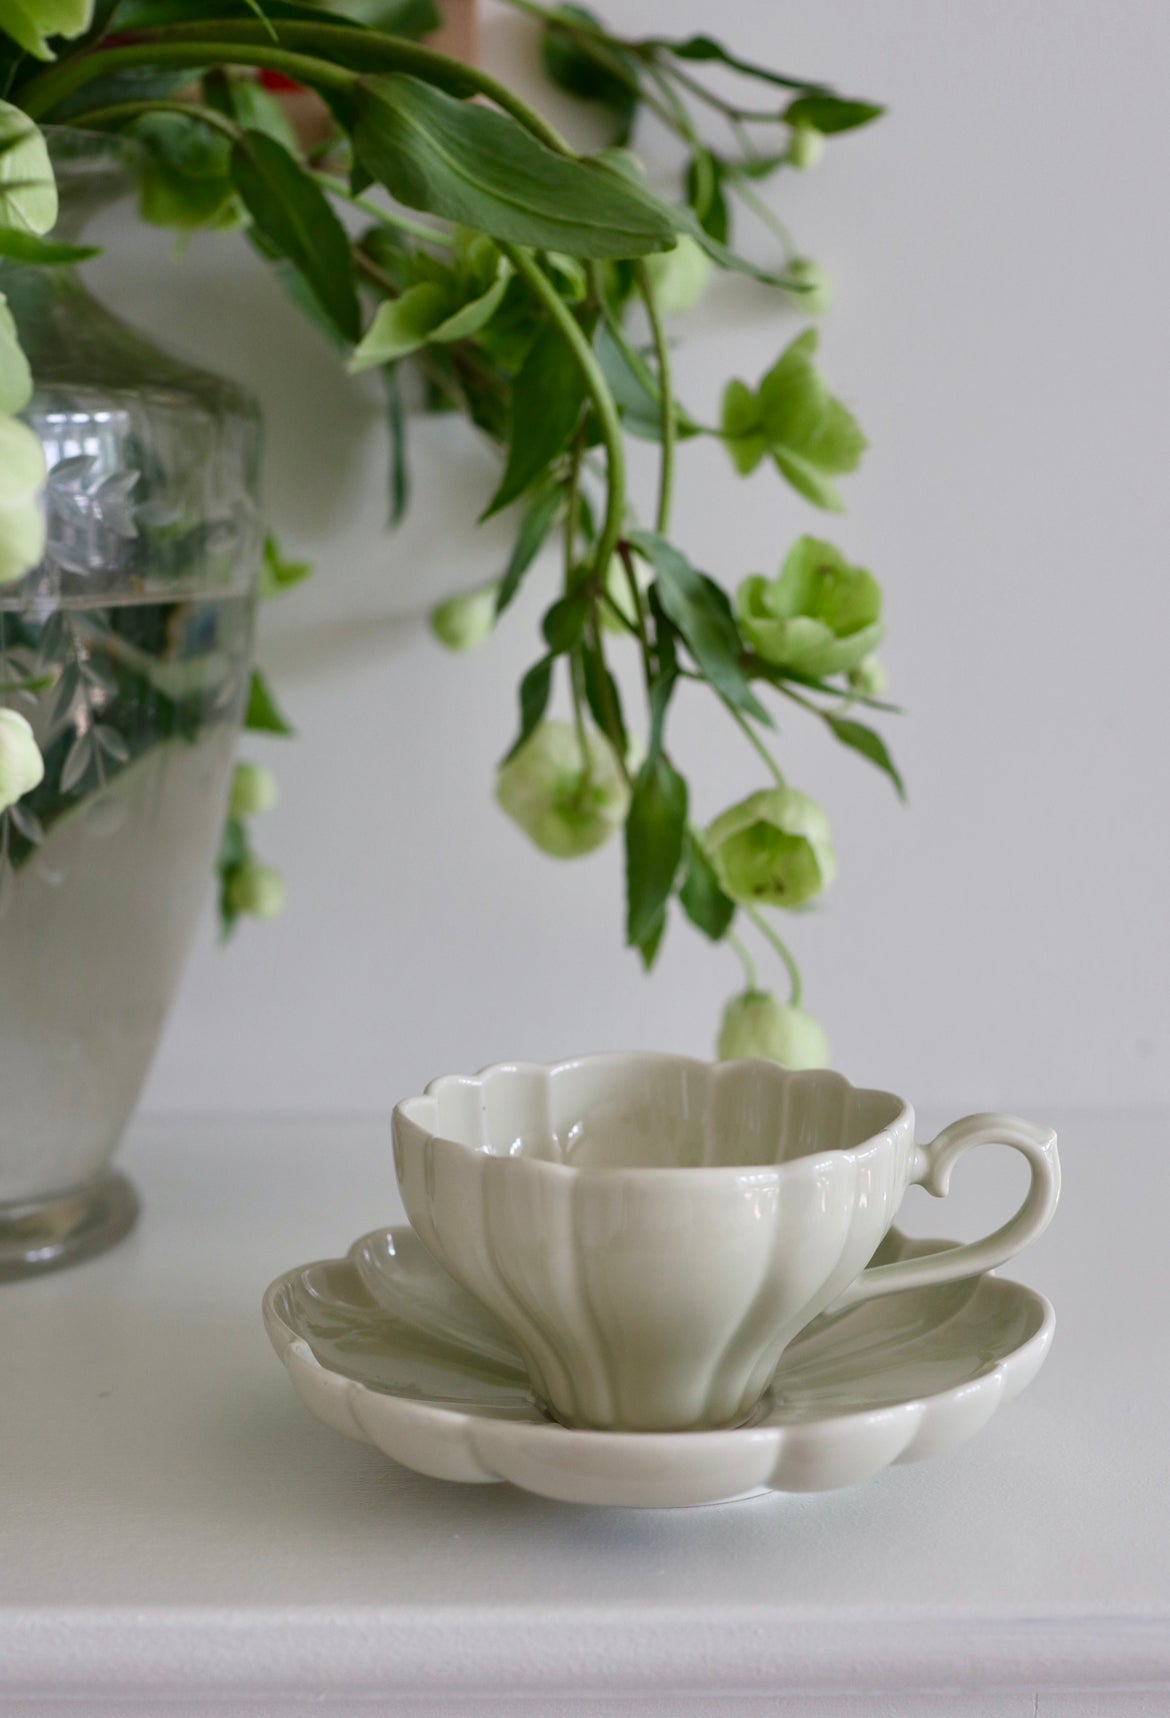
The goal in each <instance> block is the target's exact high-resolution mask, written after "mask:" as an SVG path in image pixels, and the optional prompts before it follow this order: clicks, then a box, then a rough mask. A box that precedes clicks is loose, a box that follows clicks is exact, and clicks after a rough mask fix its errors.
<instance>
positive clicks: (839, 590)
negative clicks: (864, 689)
mask: <svg viewBox="0 0 1170 1718" xmlns="http://www.w3.org/2000/svg"><path fill="white" fill-rule="evenodd" d="M736 605H737V607H738V610H739V616H740V625H741V628H742V631H743V633H744V636H745V637H746V638H747V639H748V641H749V642H750V643H751V645H752V647H753V649H754V650H755V651H756V653H757V654H758V655H759V656H762V657H763V658H764V660H765V661H766V662H770V663H772V664H773V666H775V667H777V668H791V669H794V670H795V671H796V672H798V673H801V674H808V675H812V676H814V677H818V678H819V677H821V676H823V675H826V674H840V673H845V672H847V671H848V670H849V669H851V668H853V667H855V666H856V664H857V663H859V662H860V661H862V659H863V658H864V657H866V656H868V655H869V654H870V652H871V651H873V650H875V649H876V648H877V646H878V645H879V644H880V643H881V640H882V637H883V636H884V627H883V625H882V620H881V611H882V591H881V586H880V585H879V584H878V582H877V580H876V579H875V578H874V576H873V574H872V573H869V572H867V571H866V569H865V568H864V567H854V566H851V565H850V564H849V562H848V561H847V560H846V559H845V557H844V555H842V553H841V551H840V550H839V549H837V548H835V547H834V546H833V544H832V543H826V542H823V541H821V540H820V539H819V538H816V537H800V538H798V539H797V541H796V542H795V543H794V544H793V546H792V548H791V550H790V551H789V553H788V556H787V558H786V559H785V562H784V566H783V568H782V570H781V573H780V576H779V578H777V579H773V580H771V581H768V580H767V579H764V578H761V577H760V576H759V575H758V574H757V575H756V576H754V577H752V578H749V579H745V580H744V581H743V583H742V584H741V585H740V587H739V590H738V592H737V594H736Z"/></svg>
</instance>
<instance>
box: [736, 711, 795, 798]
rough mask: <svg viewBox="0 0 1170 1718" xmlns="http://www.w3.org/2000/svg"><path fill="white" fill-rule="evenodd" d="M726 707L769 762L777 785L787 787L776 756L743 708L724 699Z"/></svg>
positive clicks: (770, 772)
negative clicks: (738, 707)
mask: <svg viewBox="0 0 1170 1718" xmlns="http://www.w3.org/2000/svg"><path fill="white" fill-rule="evenodd" d="M724 707H725V708H726V710H727V712H728V714H729V715H730V716H731V717H732V719H733V720H734V721H736V722H738V724H739V726H740V727H741V728H742V729H743V731H744V733H745V734H746V735H747V737H748V739H749V740H750V741H751V744H752V745H753V746H754V747H755V749H756V751H757V752H758V753H759V754H760V756H761V757H762V758H763V760H764V762H765V763H766V764H767V766H768V773H769V775H771V777H772V778H773V780H774V781H775V783H776V786H777V787H787V786H788V783H787V782H786V781H785V780H784V777H783V775H782V774H781V773H780V765H779V764H778V763H777V762H776V760H775V758H774V757H773V756H772V754H771V752H770V751H769V750H768V748H767V746H766V745H765V744H764V742H763V740H761V738H760V736H759V735H758V734H757V733H756V731H755V729H754V728H753V727H752V725H751V723H750V722H749V721H748V719H747V717H746V716H745V715H744V714H743V712H742V711H741V710H737V709H736V707H735V705H734V704H728V703H727V700H726V699H724Z"/></svg>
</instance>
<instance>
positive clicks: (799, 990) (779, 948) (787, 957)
mask: <svg viewBox="0 0 1170 1718" xmlns="http://www.w3.org/2000/svg"><path fill="white" fill-rule="evenodd" d="M743 910H744V912H745V913H746V914H747V916H748V918H749V919H750V920H751V921H752V924H753V925H755V927H756V929H757V930H758V931H759V933H760V935H761V936H762V937H763V938H764V939H765V941H766V942H769V943H771V945H772V947H773V948H774V949H775V951H776V953H777V954H778V955H779V956H780V959H781V960H782V961H783V962H784V965H785V968H786V969H787V972H788V982H789V985H790V986H791V990H790V994H789V997H788V1000H789V1002H790V1003H791V1004H792V1006H793V1008H799V1007H800V999H801V997H802V996H803V995H804V984H803V982H802V980H801V976H800V968H799V967H798V966H797V964H796V957H795V956H794V955H793V953H792V950H791V949H790V948H789V947H788V944H787V943H786V942H785V941H784V940H783V938H782V937H780V936H779V935H778V934H777V933H776V932H775V931H774V930H773V929H772V927H771V925H770V924H769V923H768V921H767V919H766V918H765V917H764V915H763V913H761V912H760V910H759V908H758V907H749V906H745V907H744V909H743Z"/></svg>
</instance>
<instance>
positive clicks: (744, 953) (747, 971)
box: [723, 931, 760, 990]
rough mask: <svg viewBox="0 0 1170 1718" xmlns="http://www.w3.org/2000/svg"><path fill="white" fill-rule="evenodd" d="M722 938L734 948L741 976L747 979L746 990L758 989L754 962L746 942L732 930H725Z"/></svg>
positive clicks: (758, 983) (758, 982) (758, 984)
mask: <svg viewBox="0 0 1170 1718" xmlns="http://www.w3.org/2000/svg"><path fill="white" fill-rule="evenodd" d="M723 940H724V942H725V943H727V944H729V946H730V947H731V948H732V949H734V951H735V953H736V954H737V955H738V956H739V961H740V965H741V966H742V967H743V976H744V978H745V980H746V981H747V983H746V988H747V989H748V990H758V989H759V988H760V981H759V978H758V976H757V974H756V963H755V961H754V960H753V959H752V957H751V954H750V952H749V950H748V946H747V944H746V943H745V942H743V941H742V940H741V939H740V938H739V937H738V936H737V935H736V933H735V932H734V931H726V932H725V933H724V937H723Z"/></svg>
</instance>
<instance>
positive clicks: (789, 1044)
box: [717, 990, 829, 1068]
mask: <svg viewBox="0 0 1170 1718" xmlns="http://www.w3.org/2000/svg"><path fill="white" fill-rule="evenodd" d="M717 1054H718V1056H719V1060H720V1061H721V1062H734V1061H738V1060H739V1059H741V1058H743V1057H747V1056H761V1057H763V1058H764V1060H765V1061H769V1062H782V1063H783V1065H784V1066H785V1067H786V1068H826V1067H828V1065H829V1040H828V1039H827V1038H826V1037H825V1029H824V1027H823V1026H822V1025H821V1023H820V1021H819V1020H814V1019H813V1017H812V1015H811V1014H806V1013H805V1012H804V1010H803V1009H802V1008H793V1007H792V1005H791V1004H790V1003H785V1002H781V1001H780V1000H779V998H778V997H775V996H773V995H772V994H771V993H770V992H769V991H766V990H745V991H744V993H743V995H742V996H734V997H732V999H731V1001H730V1002H729V1003H728V1004H727V1007H726V1008H725V1009H724V1011H723V1021H722V1024H721V1026H720V1028H719V1043H718V1046H717Z"/></svg>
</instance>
